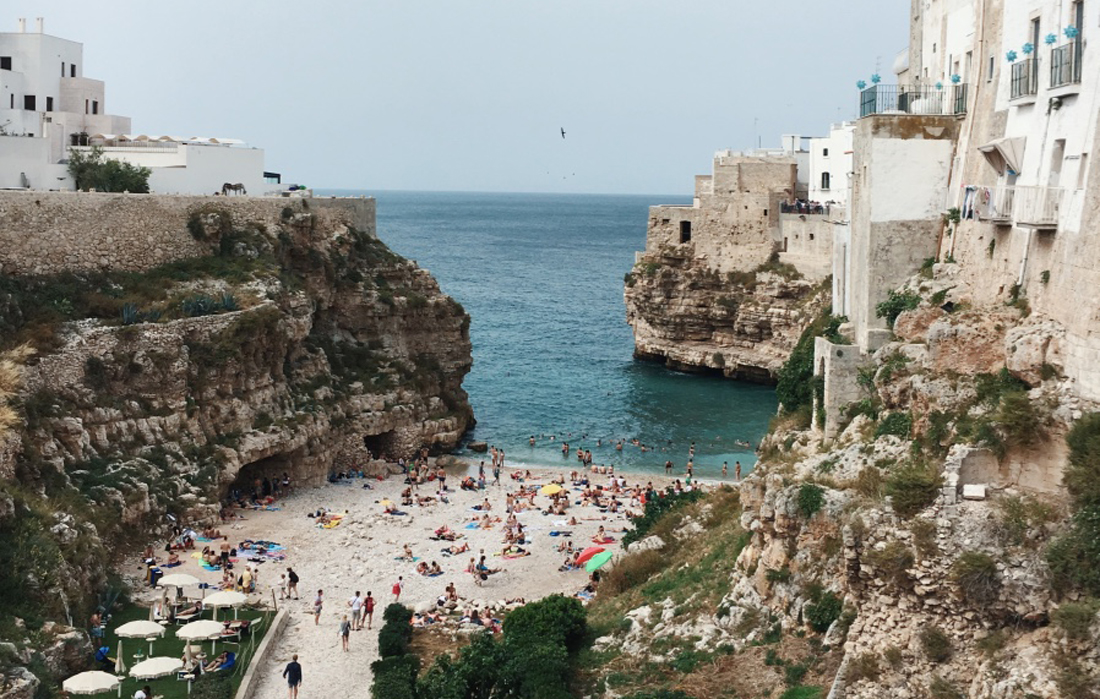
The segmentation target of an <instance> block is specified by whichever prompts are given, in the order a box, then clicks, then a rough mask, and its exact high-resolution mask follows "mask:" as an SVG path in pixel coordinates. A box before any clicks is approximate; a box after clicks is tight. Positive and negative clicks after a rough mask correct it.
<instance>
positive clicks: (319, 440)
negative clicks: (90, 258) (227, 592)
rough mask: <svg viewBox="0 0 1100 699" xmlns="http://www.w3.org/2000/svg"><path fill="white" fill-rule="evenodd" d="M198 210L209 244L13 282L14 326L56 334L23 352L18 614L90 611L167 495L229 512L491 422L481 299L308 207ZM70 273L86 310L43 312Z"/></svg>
mask: <svg viewBox="0 0 1100 699" xmlns="http://www.w3.org/2000/svg"><path fill="white" fill-rule="evenodd" d="M302 206H305V205H304V204H303V205H302ZM192 220H193V221H197V223H195V224H194V225H192V226H191V231H190V232H188V231H187V230H184V232H183V234H184V235H188V236H193V237H194V239H195V240H196V241H198V242H199V243H201V245H202V246H203V247H204V249H206V250H207V251H208V253H207V256H206V257H201V258H193V259H188V260H181V261H176V262H174V263H172V264H171V265H170V266H168V267H161V268H154V269H151V270H147V271H142V272H118V273H114V276H112V272H110V271H108V272H105V273H99V272H90V273H84V272H80V273H78V274H75V275H73V276H71V277H64V278H63V279H62V278H54V277H26V278H22V279H18V280H15V284H14V285H6V286H0V328H3V327H10V328H14V329H15V331H16V332H17V333H19V334H20V336H24V335H25V336H27V337H30V338H32V339H33V338H36V337H46V338H47V339H46V340H44V341H42V342H41V347H40V351H39V353H38V355H37V356H36V357H34V358H33V359H32V360H31V361H29V362H28V365H27V366H26V367H25V369H24V371H23V374H24V375H23V384H24V386H23V395H22V401H21V402H22V405H21V411H22V414H23V424H22V425H21V426H20V427H17V429H16V430H15V432H14V433H9V434H8V435H6V436H5V435H0V474H3V476H4V480H0V536H2V537H4V538H5V540H7V541H11V542H15V543H14V544H13V545H14V546H15V547H16V548H18V547H19V546H30V547H32V548H34V549H35V551H36V553H37V554H38V555H35V556H29V555H28V556H22V555H20V553H19V552H18V551H15V552H14V553H12V552H10V551H8V549H4V550H3V551H0V558H2V559H3V561H2V562H4V563H5V565H4V566H3V567H4V570H2V571H0V584H3V585H4V586H5V589H6V590H7V591H8V592H9V593H11V592H12V591H13V590H14V591H15V592H16V593H17V594H19V595H20V596H21V607H20V608H19V609H14V608H13V609H9V610H5V611H6V612H7V613H10V614H27V615H28V616H29V615H32V614H33V615H34V616H36V617H38V618H47V619H49V618H54V619H61V618H64V615H65V613H66V612H70V613H71V614H72V618H80V619H82V618H86V616H87V614H88V613H89V610H90V607H91V605H92V602H93V600H94V597H93V595H92V593H93V592H94V591H96V590H100V589H103V586H104V582H105V580H106V573H107V571H106V566H107V565H109V563H110V561H112V560H117V558H116V557H114V556H109V555H106V553H105V549H106V547H109V546H111V545H117V544H126V543H129V544H137V543H142V544H144V543H145V542H147V541H148V540H149V539H150V538H151V537H152V536H155V535H156V534H158V533H160V532H161V531H162V530H164V529H165V528H166V527H167V526H168V525H167V523H166V520H165V517H164V515H165V514H166V513H170V514H173V515H175V516H177V517H178V518H181V519H184V520H186V521H192V522H194V521H211V520H214V519H216V515H217V512H218V503H219V500H220V499H221V498H223V497H225V495H226V493H227V492H229V491H230V490H231V489H233V488H239V489H241V490H242V491H243V492H246V493H247V492H248V491H249V490H250V489H251V487H252V485H253V484H254V483H256V482H258V481H260V480H262V479H263V478H265V477H269V478H275V477H281V476H282V475H283V474H284V473H285V474H288V475H289V477H290V478H291V479H292V480H293V481H295V482H296V483H307V484H316V483H320V482H323V481H324V480H325V479H326V478H327V476H328V475H329V474H330V473H331V472H333V471H336V470H344V469H347V468H351V467H363V468H368V469H373V470H380V469H384V468H385V467H386V465H385V463H383V462H379V461H377V458H378V457H379V456H383V455H385V456H388V457H390V458H391V459H395V458H396V457H398V456H409V455H411V454H412V453H414V452H416V451H419V450H420V449H427V450H429V451H431V452H435V453H438V452H441V451H446V450H449V449H450V448H452V447H454V446H455V445H456V444H457V442H458V441H459V439H460V438H461V437H462V435H463V434H464V433H465V432H466V430H467V429H468V427H469V426H470V425H471V424H472V422H473V415H472V410H471V408H470V406H469V403H468V401H467V395H466V393H465V391H464V390H463V389H462V380H463V377H464V376H465V375H466V373H467V372H468V371H469V369H470V366H471V363H472V359H471V353H470V351H471V346H470V340H469V316H468V315H467V314H466V313H465V311H464V310H463V308H462V306H461V305H460V304H458V303H457V302H455V301H454V300H453V299H451V298H449V297H447V296H445V295H444V294H443V293H441V292H440V289H439V287H438V285H437V284H436V282H435V280H434V279H433V278H432V277H431V275H430V274H429V273H428V272H426V271H425V270H422V269H419V268H417V266H416V265H415V264H414V263H412V262H409V261H407V260H404V259H403V258H401V257H399V256H397V255H395V254H393V253H392V252H390V251H389V249H388V248H386V246H385V245H384V244H383V243H382V242H381V241H379V240H378V239H377V238H376V237H374V236H373V235H371V234H370V233H368V232H365V231H361V230H357V229H356V228H354V226H352V225H348V224H347V223H346V222H341V221H339V220H337V219H328V218H322V217H316V216H313V215H311V214H310V213H308V211H297V212H296V211H295V210H293V209H292V208H291V207H286V208H285V209H283V210H282V212H281V213H279V212H278V210H276V214H275V217H274V218H273V219H272V218H269V219H267V220H253V221H251V222H250V223H248V224H247V225H241V223H240V221H239V220H224V219H220V217H219V214H218V213H217V212H214V213H206V214H203V215H202V216H200V217H198V218H193V219H192ZM135 275H136V276H135ZM0 282H5V283H6V280H4V279H3V278H2V276H0ZM62 283H64V284H65V286H64V289H65V294H66V295H67V296H66V300H67V305H66V306H65V309H66V311H67V315H68V317H69V320H68V321H67V322H63V323H61V324H59V325H57V326H56V327H52V326H51V327H50V328H49V330H50V333H48V334H44V333H43V332H41V330H42V328H41V327H39V328H37V330H34V329H33V328H32V330H34V331H33V332H32V331H31V330H28V327H30V326H31V324H32V322H33V319H34V318H43V317H45V318H51V317H54V316H52V315H47V316H43V315H42V314H41V313H40V312H39V311H38V310H36V308H37V306H35V304H36V303H37V302H36V301H35V300H34V298H36V296H34V295H35V294H37V293H39V292H41V293H47V294H52V293H54V292H55V290H56V287H57V285H59V284H62ZM22 289H28V290H30V291H31V293H30V294H22V293H21V290H22ZM5 290H12V291H10V292H8V293H6V294H5ZM116 297H122V299H116ZM124 299H134V300H133V301H127V302H126V303H125V304H122V305H121V313H119V310H118V309H119V306H118V301H119V300H124ZM120 321H121V322H120ZM53 513H55V514H53ZM23 553H26V552H23ZM9 555H11V556H12V558H11V560H9V558H8V556H9ZM9 564H10V565H9ZM12 640H17V639H12ZM0 669H2V668H0ZM11 681H12V682H18V681H20V680H18V677H15V676H14V675H13V676H12V679H11ZM12 691H23V690H18V689H14V688H13V689H12ZM30 691H32V692H33V687H32V688H31V689H30Z"/></svg>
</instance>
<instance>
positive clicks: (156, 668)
mask: <svg viewBox="0 0 1100 699" xmlns="http://www.w3.org/2000/svg"><path fill="white" fill-rule="evenodd" d="M182 669H183V661H182V660H180V659H179V658H169V657H168V656H166V655H159V656H157V657H155V658H149V659H148V660H142V661H141V662H140V663H138V664H137V665H135V666H133V667H132V668H130V676H131V677H136V678H137V679H139V680H150V679H153V678H154V677H164V676H165V675H174V674H175V673H177V672H179V671H180V670H182Z"/></svg>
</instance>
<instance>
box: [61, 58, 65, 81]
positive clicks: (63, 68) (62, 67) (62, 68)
mask: <svg viewBox="0 0 1100 699" xmlns="http://www.w3.org/2000/svg"><path fill="white" fill-rule="evenodd" d="M61 77H65V61H61Z"/></svg>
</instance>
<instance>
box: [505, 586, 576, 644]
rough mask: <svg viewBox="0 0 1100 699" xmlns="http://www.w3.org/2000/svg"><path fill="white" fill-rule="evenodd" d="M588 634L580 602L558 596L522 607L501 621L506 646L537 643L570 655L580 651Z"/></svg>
mask: <svg viewBox="0 0 1100 699" xmlns="http://www.w3.org/2000/svg"><path fill="white" fill-rule="evenodd" d="M587 632H588V625H587V622H586V620H585V613H584V606H583V605H582V604H581V602H580V600H578V599H577V598H575V597H566V596H564V595H560V594H555V595H550V596H549V597H543V598H542V599H541V600H539V601H537V602H531V603H529V604H525V605H524V606H522V607H520V608H519V609H516V610H514V611H513V612H511V613H510V614H509V615H508V617H507V618H506V619H505V620H504V634H505V637H506V638H508V639H509V642H515V641H516V640H517V639H518V640H520V641H524V642H526V641H528V640H535V639H537V640H539V641H540V642H543V643H556V644H560V645H562V646H564V647H565V649H566V650H567V651H569V652H570V653H575V652H577V651H578V650H580V648H581V645H582V644H583V643H584V636H585V634H586V633H587Z"/></svg>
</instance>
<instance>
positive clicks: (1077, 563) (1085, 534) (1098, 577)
mask: <svg viewBox="0 0 1100 699" xmlns="http://www.w3.org/2000/svg"><path fill="white" fill-rule="evenodd" d="M1046 558H1047V563H1048V564H1049V565H1050V572H1051V576H1052V578H1053V582H1054V587H1055V589H1057V590H1059V591H1065V590H1067V589H1069V588H1071V587H1079V588H1081V589H1082V590H1084V591H1086V592H1087V593H1088V594H1090V595H1093V596H1095V597H1100V506H1096V505H1092V506H1088V507H1082V508H1081V509H1080V510H1078V511H1077V512H1075V513H1074V515H1073V521H1072V524H1071V525H1070V530H1069V531H1068V532H1066V533H1065V534H1063V535H1062V536H1060V537H1059V538H1058V539H1056V540H1055V541H1054V542H1052V543H1051V545H1050V547H1049V548H1048V549H1047V556H1046Z"/></svg>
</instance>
